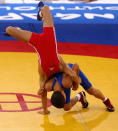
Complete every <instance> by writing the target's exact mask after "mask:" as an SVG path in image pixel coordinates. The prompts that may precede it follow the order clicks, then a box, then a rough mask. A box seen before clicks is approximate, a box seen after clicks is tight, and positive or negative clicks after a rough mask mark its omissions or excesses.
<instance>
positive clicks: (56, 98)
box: [51, 90, 66, 108]
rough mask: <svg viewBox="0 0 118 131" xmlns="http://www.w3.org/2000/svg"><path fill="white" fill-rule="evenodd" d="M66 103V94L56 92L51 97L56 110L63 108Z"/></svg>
mask: <svg viewBox="0 0 118 131" xmlns="http://www.w3.org/2000/svg"><path fill="white" fill-rule="evenodd" d="M65 102H66V96H65V93H64V92H62V91H59V90H57V91H54V92H53V94H52V97H51V103H52V105H53V106H55V107H56V108H63V107H64V104H65Z"/></svg>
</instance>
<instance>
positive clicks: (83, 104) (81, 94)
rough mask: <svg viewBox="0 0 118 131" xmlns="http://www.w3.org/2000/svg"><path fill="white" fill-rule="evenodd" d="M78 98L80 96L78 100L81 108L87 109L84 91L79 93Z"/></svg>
mask: <svg viewBox="0 0 118 131" xmlns="http://www.w3.org/2000/svg"><path fill="white" fill-rule="evenodd" d="M79 94H80V96H81V98H80V100H79V101H80V102H81V104H82V108H87V107H88V102H87V100H86V94H85V92H84V91H81V92H80V93H79Z"/></svg>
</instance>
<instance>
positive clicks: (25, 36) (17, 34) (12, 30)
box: [6, 26, 32, 42]
mask: <svg viewBox="0 0 118 131" xmlns="http://www.w3.org/2000/svg"><path fill="white" fill-rule="evenodd" d="M6 33H7V34H9V35H10V36H12V37H14V38H16V39H18V40H21V41H24V42H29V40H30V38H31V35H32V32H30V31H26V30H22V29H19V28H16V27H12V26H9V27H7V28H6Z"/></svg>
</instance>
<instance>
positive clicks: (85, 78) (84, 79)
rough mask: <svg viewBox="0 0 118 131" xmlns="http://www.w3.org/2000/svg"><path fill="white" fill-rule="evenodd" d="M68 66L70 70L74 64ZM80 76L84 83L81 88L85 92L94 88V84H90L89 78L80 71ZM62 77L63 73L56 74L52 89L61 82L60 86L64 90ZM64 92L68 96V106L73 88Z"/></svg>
mask: <svg viewBox="0 0 118 131" xmlns="http://www.w3.org/2000/svg"><path fill="white" fill-rule="evenodd" d="M68 66H69V67H70V68H72V66H73V64H71V63H69V64H68ZM78 76H79V77H80V78H81V80H82V82H81V84H80V85H81V86H82V87H83V88H84V89H85V90H88V89H89V88H91V87H92V84H91V83H90V82H89V80H88V79H87V77H86V76H85V75H84V73H83V72H82V71H81V70H79V74H78ZM62 77H63V73H62V72H61V73H58V74H56V76H55V79H54V81H53V85H52V89H54V86H55V83H56V81H58V82H59V84H60V86H61V87H62V88H64V86H63V84H62ZM64 92H65V94H66V104H68V103H69V102H70V94H71V88H64Z"/></svg>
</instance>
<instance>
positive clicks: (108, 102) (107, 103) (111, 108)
mask: <svg viewBox="0 0 118 131" xmlns="http://www.w3.org/2000/svg"><path fill="white" fill-rule="evenodd" d="M103 103H104V104H105V105H106V107H107V110H108V111H110V112H113V111H115V109H114V107H113V105H112V104H111V102H110V100H109V99H108V98H107V100H106V101H104V102H103Z"/></svg>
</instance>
